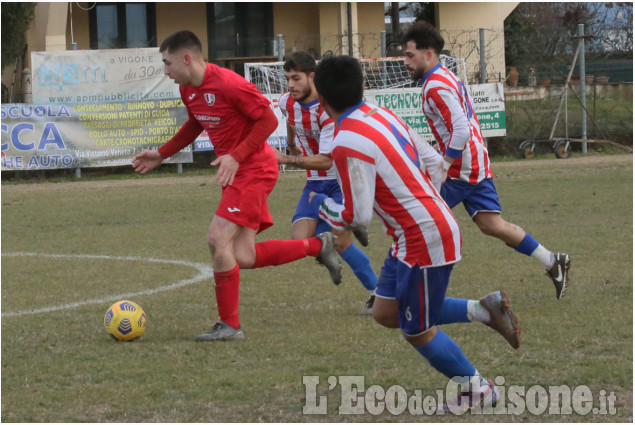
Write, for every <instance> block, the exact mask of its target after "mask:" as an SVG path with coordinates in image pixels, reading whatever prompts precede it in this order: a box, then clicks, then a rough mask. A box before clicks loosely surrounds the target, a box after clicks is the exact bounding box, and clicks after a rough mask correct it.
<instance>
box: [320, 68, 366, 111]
mask: <svg viewBox="0 0 635 425" xmlns="http://www.w3.org/2000/svg"><path fill="white" fill-rule="evenodd" d="M313 82H314V83H315V89H316V90H317V92H318V93H319V94H320V95H321V96H322V97H323V98H324V100H326V102H327V103H328V104H329V105H330V106H331V107H332V108H333V109H335V110H336V111H337V112H344V111H345V110H346V109H348V108H350V107H352V106H355V105H357V104H358V103H360V102H361V101H362V99H363V98H364V75H363V74H362V67H361V66H360V65H359V62H358V61H357V59H355V58H352V57H350V56H332V57H330V58H325V59H322V60H321V61H320V64H319V65H318V67H317V70H316V71H315V77H313Z"/></svg>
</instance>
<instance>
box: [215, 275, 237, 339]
mask: <svg viewBox="0 0 635 425" xmlns="http://www.w3.org/2000/svg"><path fill="white" fill-rule="evenodd" d="M214 282H215V283H216V285H215V290H216V305H217V306H218V315H219V316H220V320H222V321H223V322H225V323H227V324H228V325H229V326H231V327H232V328H234V329H238V328H239V327H240V320H239V319H238V299H239V292H240V268H239V267H238V264H236V267H234V268H233V269H231V270H228V271H225V272H214Z"/></svg>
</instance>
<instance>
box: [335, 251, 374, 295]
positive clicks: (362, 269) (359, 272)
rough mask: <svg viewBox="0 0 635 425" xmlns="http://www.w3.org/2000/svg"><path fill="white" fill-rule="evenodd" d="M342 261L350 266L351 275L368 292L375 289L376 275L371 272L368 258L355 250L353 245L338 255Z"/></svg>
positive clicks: (362, 252)
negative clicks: (355, 277)
mask: <svg viewBox="0 0 635 425" xmlns="http://www.w3.org/2000/svg"><path fill="white" fill-rule="evenodd" d="M340 255H341V256H342V259H343V260H344V261H346V263H347V264H348V265H349V266H351V269H353V273H355V276H357V278H358V279H359V281H360V282H362V285H364V288H366V289H368V290H369V291H373V290H375V288H377V275H376V274H375V272H374V271H373V267H372V266H371V265H370V260H369V259H368V256H367V255H366V254H365V253H364V251H362V250H361V249H359V248H357V246H355V244H351V246H349V247H348V248H346V251H344V252H342V253H341V254H340Z"/></svg>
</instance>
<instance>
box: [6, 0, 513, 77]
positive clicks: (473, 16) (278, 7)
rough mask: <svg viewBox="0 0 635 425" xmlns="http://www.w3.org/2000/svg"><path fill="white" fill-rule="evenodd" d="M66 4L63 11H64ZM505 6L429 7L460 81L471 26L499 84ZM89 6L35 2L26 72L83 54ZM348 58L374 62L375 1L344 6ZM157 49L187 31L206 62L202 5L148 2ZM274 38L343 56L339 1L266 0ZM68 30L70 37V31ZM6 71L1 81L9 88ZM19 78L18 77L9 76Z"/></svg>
mask: <svg viewBox="0 0 635 425" xmlns="http://www.w3.org/2000/svg"><path fill="white" fill-rule="evenodd" d="M69 4H70V5H71V7H70V8H69ZM517 4H518V3H517V2H511V3H504V2H502V3H500V2H499V3H487V2H485V3H445V2H440V3H437V4H436V5H435V6H436V8H437V11H438V14H437V16H438V20H439V27H440V29H441V31H442V33H443V34H444V38H445V39H446V48H447V49H448V50H450V52H451V54H452V55H454V56H460V57H464V58H466V60H467V71H468V76H470V77H471V79H473V78H476V77H477V75H478V71H479V49H478V43H479V40H478V28H479V27H480V28H484V29H485V35H486V49H485V50H486V52H487V74H488V80H489V81H499V77H500V78H501V79H504V78H505V75H506V73H505V61H504V36H503V23H504V19H505V18H506V17H507V16H508V15H509V13H511V11H512V10H513V9H514V8H515V7H516V5H517ZM92 5H94V3H89V2H70V3H69V2H38V3H36V8H35V17H34V20H33V24H32V25H31V28H30V29H29V31H28V34H27V36H28V51H27V55H26V63H25V66H26V67H29V68H30V67H31V63H30V56H31V55H30V53H31V52H32V51H53V50H66V49H71V41H73V40H74V41H75V43H77V48H78V49H79V50H85V49H89V48H90V35H89V22H88V21H89V18H88V17H89V12H88V9H89V8H90V7H91V6H92ZM351 9H352V12H353V15H352V32H353V34H354V37H353V54H354V55H355V56H358V57H364V58H373V57H378V56H380V53H381V52H380V40H381V38H380V33H381V31H382V30H384V28H385V25H384V3H383V2H356V3H351ZM156 18H157V44H160V43H161V41H162V40H163V39H164V38H165V37H167V36H168V35H169V34H171V33H173V32H174V31H177V30H180V29H184V28H187V29H190V30H192V31H194V32H195V33H196V34H198V35H199V37H200V39H201V42H202V43H203V52H204V55H205V56H207V52H208V43H207V3H204V2H189V3H179V2H158V3H156ZM273 20H274V22H273V24H274V37H275V36H276V35H277V34H282V35H283V36H284V37H285V49H286V52H285V53H289V52H292V51H297V50H305V51H310V52H313V53H314V54H315V55H316V56H321V55H323V54H324V53H326V52H327V51H330V52H332V53H333V54H348V52H349V49H348V41H349V40H348V37H347V33H348V19H347V3H346V2H307V3H303V2H290V3H287V2H274V4H273ZM71 28H72V32H71ZM13 68H14V67H12V66H10V67H7V69H6V70H5V72H4V73H3V75H2V81H3V83H4V85H5V86H7V87H10V85H11V83H12V80H13ZM17 79H18V80H19V79H20V76H17Z"/></svg>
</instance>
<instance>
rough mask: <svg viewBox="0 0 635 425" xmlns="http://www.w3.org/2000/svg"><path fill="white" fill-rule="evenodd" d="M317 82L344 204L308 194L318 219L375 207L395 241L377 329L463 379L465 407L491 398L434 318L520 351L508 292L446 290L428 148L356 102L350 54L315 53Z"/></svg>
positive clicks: (358, 93) (443, 227)
mask: <svg viewBox="0 0 635 425" xmlns="http://www.w3.org/2000/svg"><path fill="white" fill-rule="evenodd" d="M314 82H315V87H316V89H317V92H318V98H319V100H320V103H321V104H322V106H323V107H324V110H325V111H326V112H327V113H328V114H329V116H330V117H331V118H333V120H335V122H336V123H337V125H338V128H339V132H338V134H337V135H336V136H335V140H334V148H333V153H332V156H333V161H334V162H335V166H336V168H337V173H338V174H337V175H338V180H339V181H340V184H341V186H342V192H343V194H344V200H343V204H340V203H337V202H335V201H334V200H333V199H330V198H328V197H327V196H326V195H323V194H313V202H317V203H319V204H320V217H324V218H327V219H328V220H329V223H330V224H331V226H332V227H333V228H337V229H341V230H345V229H350V228H351V227H355V226H365V225H367V224H368V223H369V222H370V221H371V218H372V212H373V210H374V212H375V214H377V216H378V217H379V219H380V221H381V223H382V224H383V227H384V230H385V231H386V233H387V234H388V235H390V236H392V238H393V244H392V247H391V249H390V251H389V253H388V255H387V257H386V260H385V263H384V266H383V268H382V271H381V274H380V276H379V284H378V286H377V293H376V297H377V298H376V300H375V305H374V307H373V317H374V318H375V320H376V321H377V322H379V323H380V324H381V325H383V326H386V327H388V328H400V329H401V331H402V333H403V335H404V337H405V339H406V340H407V341H408V342H409V343H410V344H411V345H412V346H413V347H414V348H415V349H416V350H417V351H418V352H419V354H421V355H422V356H423V357H424V358H426V359H427V360H428V362H429V363H430V365H431V366H432V367H434V368H435V369H436V370H438V371H439V372H441V373H443V374H444V375H445V376H447V377H448V378H451V379H454V380H455V381H456V382H457V383H458V384H459V385H460V386H461V389H462V391H465V392H466V393H467V394H468V395H467V397H466V398H467V399H468V403H463V404H462V405H461V406H462V407H463V408H464V409H466V410H469V409H472V408H474V407H476V406H480V405H484V404H487V403H492V402H495V400H496V398H497V391H496V389H495V388H494V385H493V383H492V381H490V380H486V379H484V378H483V377H482V375H481V374H480V373H479V372H478V371H477V370H476V369H475V367H474V366H473V365H472V364H471V363H470V361H469V360H468V359H467V357H466V356H465V355H464V354H463V351H462V350H461V349H460V348H459V346H458V345H457V344H456V343H455V342H454V341H453V340H452V339H451V338H450V337H449V336H448V335H447V334H445V333H444V332H443V331H442V330H441V329H439V328H438V325H442V324H448V323H459V322H469V321H474V320H475V321H481V322H483V323H486V324H488V325H489V326H491V327H493V328H494V329H495V330H497V331H498V332H499V333H501V334H502V335H503V336H504V337H505V339H506V340H507V341H508V342H509V343H510V344H511V345H512V346H513V347H514V348H518V346H519V345H520V339H519V336H520V335H519V334H520V329H518V320H517V318H516V317H515V316H514V315H513V313H512V312H511V310H510V308H509V301H508V300H507V299H506V298H505V293H503V292H500V291H497V292H494V293H492V294H489V295H487V296H485V297H483V298H482V299H481V300H480V301H477V300H467V299H456V298H447V297H446V296H445V293H446V289H447V287H448V284H449V281H450V272H451V271H452V267H453V265H454V263H456V262H457V261H459V260H460V259H461V243H462V241H461V233H460V230H459V225H458V223H457V222H456V220H455V218H454V216H453V215H452V212H451V210H450V208H449V207H448V205H447V204H446V203H445V202H444V201H443V199H442V198H441V196H440V195H439V193H438V191H437V190H436V189H435V188H434V187H433V184H432V183H431V181H430V178H429V177H428V176H429V174H428V173H426V171H425V170H424V169H423V168H422V165H421V163H420V161H421V157H422V156H423V157H425V155H419V153H418V151H417V148H416V143H415V141H414V140H413V138H412V136H411V135H410V133H409V130H408V127H407V126H406V125H405V124H404V123H403V121H401V120H400V119H399V118H398V117H397V116H396V115H395V114H393V113H392V112H390V111H389V110H387V109H384V108H379V107H377V106H375V105H372V104H369V103H366V102H364V101H363V77H362V71H361V67H360V66H359V63H358V62H357V60H355V59H353V58H351V57H348V56H337V57H331V58H327V59H324V60H322V62H320V64H319V66H318V68H317V70H316V72H315V78H314ZM429 149H432V148H431V147H429ZM437 156H438V155H437ZM438 164H440V161H439V160H437V161H436V163H434V162H433V163H431V164H430V165H431V166H432V167H436V166H438ZM425 165H426V166H427V165H428V164H425ZM450 405H452V404H450ZM453 407H457V406H453ZM453 411H455V410H453Z"/></svg>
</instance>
